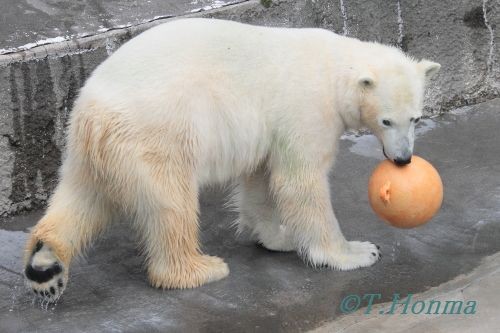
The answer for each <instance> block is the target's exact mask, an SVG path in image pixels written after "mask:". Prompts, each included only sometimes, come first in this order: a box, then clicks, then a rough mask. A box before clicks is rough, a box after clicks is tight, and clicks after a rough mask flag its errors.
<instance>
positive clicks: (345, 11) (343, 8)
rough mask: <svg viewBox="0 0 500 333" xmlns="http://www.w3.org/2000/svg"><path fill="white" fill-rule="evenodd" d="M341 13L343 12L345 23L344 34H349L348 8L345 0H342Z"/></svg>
mask: <svg viewBox="0 0 500 333" xmlns="http://www.w3.org/2000/svg"><path fill="white" fill-rule="evenodd" d="M340 13H341V14H342V20H343V21H344V25H343V26H342V34H343V35H344V36H347V35H348V34H349V28H348V27H347V10H346V7H345V5H344V0H340Z"/></svg>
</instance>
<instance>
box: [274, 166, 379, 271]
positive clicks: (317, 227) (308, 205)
mask: <svg viewBox="0 0 500 333" xmlns="http://www.w3.org/2000/svg"><path fill="white" fill-rule="evenodd" d="M271 189H272V192H273V194H274V195H275V197H276V202H277V209H278V211H279V214H280V216H281V220H282V221H283V223H284V224H285V225H286V227H287V228H290V229H291V230H292V231H293V235H294V237H295V242H296V243H297V244H298V245H299V254H301V255H302V256H303V257H304V259H305V260H306V261H308V262H310V263H311V264H312V265H313V266H328V267H331V268H335V269H339V270H351V269H356V268H359V267H366V266H371V265H373V264H374V263H375V262H377V261H378V260H379V259H380V256H381V254H380V252H379V247H378V246H376V245H374V244H372V243H370V242H359V241H351V242H349V241H346V239H345V238H344V236H343V235H342V232H341V230H340V227H339V225H338V222H337V219H336V218H335V215H334V212H333V209H332V206H331V202H330V193H329V185H328V170H318V169H316V168H311V167H309V166H302V167H300V168H293V169H290V168H283V169H278V170H276V169H274V170H272V172H271Z"/></svg>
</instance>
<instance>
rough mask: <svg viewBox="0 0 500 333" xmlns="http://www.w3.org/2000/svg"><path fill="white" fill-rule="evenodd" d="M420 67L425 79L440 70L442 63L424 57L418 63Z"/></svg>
mask: <svg viewBox="0 0 500 333" xmlns="http://www.w3.org/2000/svg"><path fill="white" fill-rule="evenodd" d="M418 68H419V69H420V70H421V71H422V72H423V73H424V75H425V79H426V80H429V79H430V78H431V77H433V76H434V75H435V74H436V73H437V72H438V71H439V69H440V68H441V65H440V64H438V63H436V62H432V61H429V60H425V59H423V60H421V61H420V62H419V63H418Z"/></svg>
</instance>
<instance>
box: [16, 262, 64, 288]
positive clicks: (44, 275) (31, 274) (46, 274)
mask: <svg viewBox="0 0 500 333" xmlns="http://www.w3.org/2000/svg"><path fill="white" fill-rule="evenodd" d="M61 272H62V268H61V266H60V265H59V264H58V263H57V262H56V263H54V264H52V266H50V267H49V268H47V269H44V270H37V269H35V268H33V266H31V264H28V266H26V269H25V270H24V274H25V275H26V277H27V278H28V279H29V280H31V281H35V282H38V283H44V282H47V281H49V280H50V279H52V278H53V277H54V275H57V274H59V273H61Z"/></svg>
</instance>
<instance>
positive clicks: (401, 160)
mask: <svg viewBox="0 0 500 333" xmlns="http://www.w3.org/2000/svg"><path fill="white" fill-rule="evenodd" d="M394 163H396V165H399V166H403V165H407V164H410V163H411V157H409V158H396V159H394Z"/></svg>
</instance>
